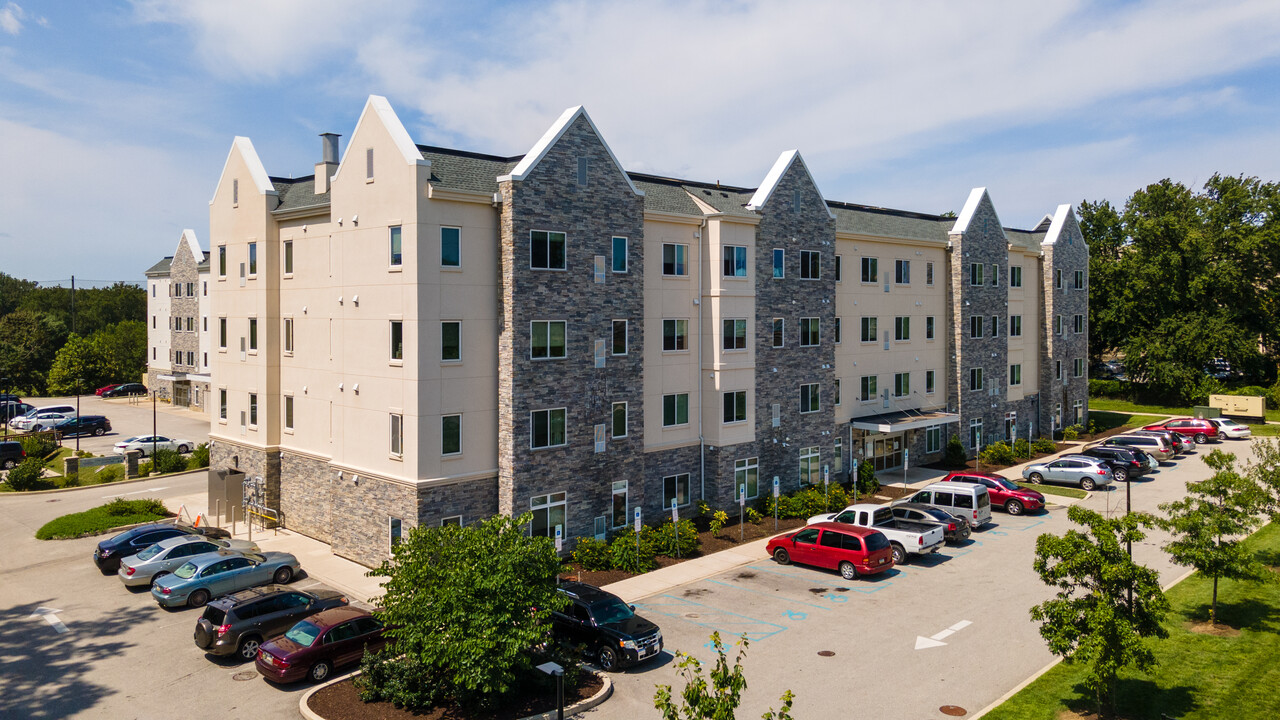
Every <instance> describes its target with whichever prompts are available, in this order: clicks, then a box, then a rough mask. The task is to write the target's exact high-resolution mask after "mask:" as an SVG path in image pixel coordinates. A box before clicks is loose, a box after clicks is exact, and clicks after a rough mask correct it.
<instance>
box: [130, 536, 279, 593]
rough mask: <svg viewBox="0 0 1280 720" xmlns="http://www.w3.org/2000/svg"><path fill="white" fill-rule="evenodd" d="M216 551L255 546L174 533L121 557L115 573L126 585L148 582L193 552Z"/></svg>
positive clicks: (254, 549) (244, 550) (243, 550)
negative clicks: (138, 551) (134, 552)
mask: <svg viewBox="0 0 1280 720" xmlns="http://www.w3.org/2000/svg"><path fill="white" fill-rule="evenodd" d="M219 550H234V551H236V552H241V553H256V552H258V551H259V548H258V546H257V544H256V543H251V542H249V541H248V540H219V539H216V538H207V537H204V536H203V535H175V536H174V537H171V538H165V539H164V540H161V541H160V542H158V543H156V544H154V545H151V546H150V547H148V548H147V549H145V550H143V551H142V552H140V553H138V554H137V555H130V556H129V557H126V558H122V559H121V560H120V569H119V570H118V571H117V574H118V575H119V576H120V580H121V582H123V583H124V584H125V585H126V586H128V587H137V586H139V585H150V584H151V583H152V582H154V581H155V580H156V579H157V578H161V577H164V576H165V575H168V574H169V573H171V572H173V571H174V570H175V569H177V568H179V567H181V566H182V565H183V564H184V563H186V562H187V561H188V560H190V559H191V558H193V557H195V556H196V555H204V554H205V553H211V552H218V551H219Z"/></svg>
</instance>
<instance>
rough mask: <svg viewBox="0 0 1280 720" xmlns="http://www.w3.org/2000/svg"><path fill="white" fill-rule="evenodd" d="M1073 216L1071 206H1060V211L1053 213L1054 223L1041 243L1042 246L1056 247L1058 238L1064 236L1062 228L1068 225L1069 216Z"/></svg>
mask: <svg viewBox="0 0 1280 720" xmlns="http://www.w3.org/2000/svg"><path fill="white" fill-rule="evenodd" d="M1069 214H1071V205H1070V204H1067V205H1059V206H1058V209H1057V210H1055V211H1054V213H1053V222H1052V223H1050V225H1049V232H1047V233H1045V234H1044V240H1041V241H1040V244H1041V245H1055V244H1057V242H1058V238H1059V237H1060V236H1061V235H1062V228H1063V226H1064V225H1066V224H1067V216H1068V215H1069Z"/></svg>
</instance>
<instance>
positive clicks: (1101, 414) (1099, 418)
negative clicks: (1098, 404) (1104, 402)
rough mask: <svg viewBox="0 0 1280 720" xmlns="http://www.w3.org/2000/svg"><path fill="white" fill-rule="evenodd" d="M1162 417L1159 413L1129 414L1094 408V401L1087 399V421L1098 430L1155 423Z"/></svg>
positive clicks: (1103, 430) (1104, 430)
mask: <svg viewBox="0 0 1280 720" xmlns="http://www.w3.org/2000/svg"><path fill="white" fill-rule="evenodd" d="M1163 419H1164V418H1163V417H1162V416H1159V415H1130V414H1128V413H1122V412H1114V411H1111V410H1095V409H1094V401H1093V400H1090V401H1089V422H1090V423H1092V424H1093V426H1094V428H1096V429H1097V431H1098V432H1106V431H1108V430H1113V429H1115V428H1118V427H1126V428H1135V427H1142V426H1144V425H1150V424H1151V423H1157V422H1160V421H1161V420H1163Z"/></svg>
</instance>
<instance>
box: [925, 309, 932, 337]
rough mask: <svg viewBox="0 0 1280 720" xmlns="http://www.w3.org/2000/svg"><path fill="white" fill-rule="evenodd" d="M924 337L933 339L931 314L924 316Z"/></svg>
mask: <svg viewBox="0 0 1280 720" xmlns="http://www.w3.org/2000/svg"><path fill="white" fill-rule="evenodd" d="M924 339H925V340H932V339H933V316H932V315H929V316H926V317H925V319H924Z"/></svg>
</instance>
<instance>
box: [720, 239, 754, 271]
mask: <svg viewBox="0 0 1280 720" xmlns="http://www.w3.org/2000/svg"><path fill="white" fill-rule="evenodd" d="M720 255H721V259H722V268H723V272H724V276H725V277H740V278H744V277H746V276H747V248H746V246H744V245H725V246H724V247H723V248H722V249H721V253H720Z"/></svg>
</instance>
